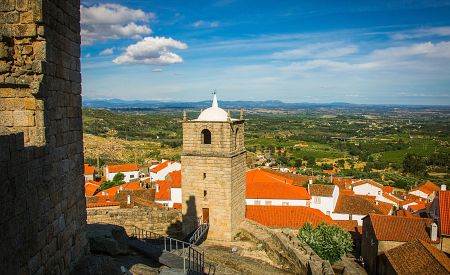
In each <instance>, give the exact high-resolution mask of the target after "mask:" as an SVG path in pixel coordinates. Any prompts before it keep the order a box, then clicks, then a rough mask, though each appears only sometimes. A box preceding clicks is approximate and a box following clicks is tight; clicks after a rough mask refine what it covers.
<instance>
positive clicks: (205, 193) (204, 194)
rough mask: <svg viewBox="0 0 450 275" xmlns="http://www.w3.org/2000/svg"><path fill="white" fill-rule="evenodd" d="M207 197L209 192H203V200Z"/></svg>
mask: <svg viewBox="0 0 450 275" xmlns="http://www.w3.org/2000/svg"><path fill="white" fill-rule="evenodd" d="M206 195H208V191H206V190H203V198H206Z"/></svg>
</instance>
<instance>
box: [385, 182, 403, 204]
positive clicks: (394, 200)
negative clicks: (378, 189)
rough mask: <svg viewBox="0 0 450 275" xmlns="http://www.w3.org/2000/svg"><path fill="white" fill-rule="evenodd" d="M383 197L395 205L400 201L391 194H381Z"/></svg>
mask: <svg viewBox="0 0 450 275" xmlns="http://www.w3.org/2000/svg"><path fill="white" fill-rule="evenodd" d="M385 187H386V186H385ZM383 197H385V198H386V199H388V200H390V201H393V202H395V203H397V204H399V203H400V202H401V201H402V200H401V199H399V198H397V197H396V196H394V195H391V194H389V193H386V192H383Z"/></svg>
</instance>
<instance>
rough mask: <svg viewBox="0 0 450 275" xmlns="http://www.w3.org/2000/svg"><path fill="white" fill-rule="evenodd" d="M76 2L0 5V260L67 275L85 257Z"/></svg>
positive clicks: (15, 269) (13, 268)
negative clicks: (0, 189)
mask: <svg viewBox="0 0 450 275" xmlns="http://www.w3.org/2000/svg"><path fill="white" fill-rule="evenodd" d="M79 9H80V2H79V1H78V0H66V1H49V0H48V1H47V0H2V1H0V174H1V175H2V191H3V193H2V194H3V195H2V198H1V200H0V232H1V234H0V243H1V249H0V261H1V263H2V271H1V272H2V273H4V274H68V273H69V272H70V271H71V269H72V268H73V267H74V265H75V264H76V263H77V262H78V260H79V259H80V258H81V257H83V256H84V255H86V254H87V253H88V242H87V239H86V234H85V231H86V230H85V227H86V210H85V198H84V192H83V183H84V176H83V150H82V149H83V144H82V121H81V75H80V61H79V58H80V13H79Z"/></svg>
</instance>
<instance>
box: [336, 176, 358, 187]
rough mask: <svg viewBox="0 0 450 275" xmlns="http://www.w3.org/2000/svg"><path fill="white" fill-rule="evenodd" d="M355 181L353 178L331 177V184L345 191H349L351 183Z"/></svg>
mask: <svg viewBox="0 0 450 275" xmlns="http://www.w3.org/2000/svg"><path fill="white" fill-rule="evenodd" d="M355 181H357V179H353V178H341V177H333V179H332V182H333V184H336V185H337V186H339V189H340V190H344V189H345V190H347V189H350V187H351V185H352V182H355Z"/></svg>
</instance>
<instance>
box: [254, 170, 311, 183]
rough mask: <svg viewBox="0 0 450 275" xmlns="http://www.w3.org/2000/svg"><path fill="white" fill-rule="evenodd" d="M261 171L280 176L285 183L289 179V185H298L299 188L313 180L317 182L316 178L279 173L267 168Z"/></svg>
mask: <svg viewBox="0 0 450 275" xmlns="http://www.w3.org/2000/svg"><path fill="white" fill-rule="evenodd" d="M261 170H262V171H265V172H267V173H269V174H272V175H276V176H280V177H281V178H283V181H284V179H289V181H288V182H287V183H291V184H294V185H298V186H303V185H305V184H306V183H308V181H309V180H312V182H313V183H314V181H315V177H314V176H306V175H299V174H292V173H285V172H281V171H277V170H273V169H266V168H263V169H261Z"/></svg>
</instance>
